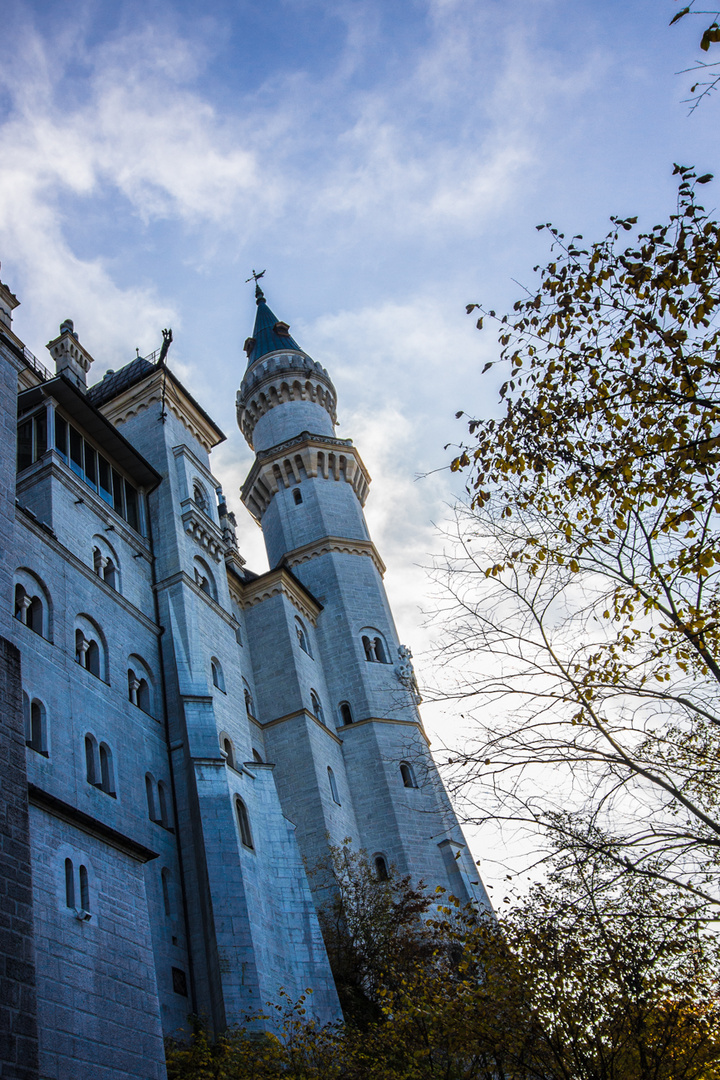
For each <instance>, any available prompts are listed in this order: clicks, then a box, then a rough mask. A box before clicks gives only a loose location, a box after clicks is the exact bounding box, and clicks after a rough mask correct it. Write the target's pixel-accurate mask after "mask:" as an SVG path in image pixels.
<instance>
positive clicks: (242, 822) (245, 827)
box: [235, 797, 255, 851]
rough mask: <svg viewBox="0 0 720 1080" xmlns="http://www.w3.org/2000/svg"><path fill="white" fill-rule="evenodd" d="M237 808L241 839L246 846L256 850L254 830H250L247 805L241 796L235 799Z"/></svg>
mask: <svg viewBox="0 0 720 1080" xmlns="http://www.w3.org/2000/svg"><path fill="white" fill-rule="evenodd" d="M235 810H236V813H237V819H238V825H239V827H240V839H241V840H242V842H243V845H244V846H245V847H246V848H250V850H251V851H254V850H255V848H254V845H253V840H252V832H251V831H250V818H249V817H248V812H247V807H246V805H245V803H244V802H243V801H242V799H241V798H240V797H236V799H235Z"/></svg>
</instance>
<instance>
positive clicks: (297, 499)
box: [293, 488, 303, 506]
mask: <svg viewBox="0 0 720 1080" xmlns="http://www.w3.org/2000/svg"><path fill="white" fill-rule="evenodd" d="M293 499H294V500H295V505H296V506H299V505H300V503H301V502H302V501H303V497H302V491H301V490H300V488H294V489H293Z"/></svg>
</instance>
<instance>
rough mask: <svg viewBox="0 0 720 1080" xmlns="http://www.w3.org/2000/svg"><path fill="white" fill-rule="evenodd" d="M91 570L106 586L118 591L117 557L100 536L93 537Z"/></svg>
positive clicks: (118, 571) (118, 568) (118, 566)
mask: <svg viewBox="0 0 720 1080" xmlns="http://www.w3.org/2000/svg"><path fill="white" fill-rule="evenodd" d="M93 569H94V571H95V573H96V574H97V576H98V577H99V578H102V580H103V581H104V582H105V584H106V585H109V586H110V588H111V589H115V591H116V592H119V591H120V564H119V562H118V557H117V555H116V554H115V552H114V551H113V549H112V548H111V547H110V545H109V544H108V542H107V541H106V540H105V539H104V538H103V537H102V536H94V537H93Z"/></svg>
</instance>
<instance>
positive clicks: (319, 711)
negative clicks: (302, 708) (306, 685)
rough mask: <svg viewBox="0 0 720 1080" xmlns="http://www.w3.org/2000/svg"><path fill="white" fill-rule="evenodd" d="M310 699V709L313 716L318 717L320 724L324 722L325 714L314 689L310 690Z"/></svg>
mask: <svg viewBox="0 0 720 1080" xmlns="http://www.w3.org/2000/svg"><path fill="white" fill-rule="evenodd" d="M310 701H311V702H312V711H313V712H314V714H315V716H316V717H317V718H318V720H319V721H320V723H321V724H324V723H325V715H324V713H323V707H322V704H321V702H320V698H319V697H318V695H317V694H316V693H315V691H314V690H311V691H310Z"/></svg>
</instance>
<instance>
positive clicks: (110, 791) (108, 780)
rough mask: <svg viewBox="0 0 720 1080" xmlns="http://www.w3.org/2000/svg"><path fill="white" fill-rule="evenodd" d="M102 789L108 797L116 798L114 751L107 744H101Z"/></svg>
mask: <svg viewBox="0 0 720 1080" xmlns="http://www.w3.org/2000/svg"><path fill="white" fill-rule="evenodd" d="M100 787H101V788H102V790H103V791H104V792H105V794H106V795H112V797H113V798H115V770H114V769H113V759H112V751H111V749H110V747H109V746H108V744H107V743H100Z"/></svg>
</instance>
